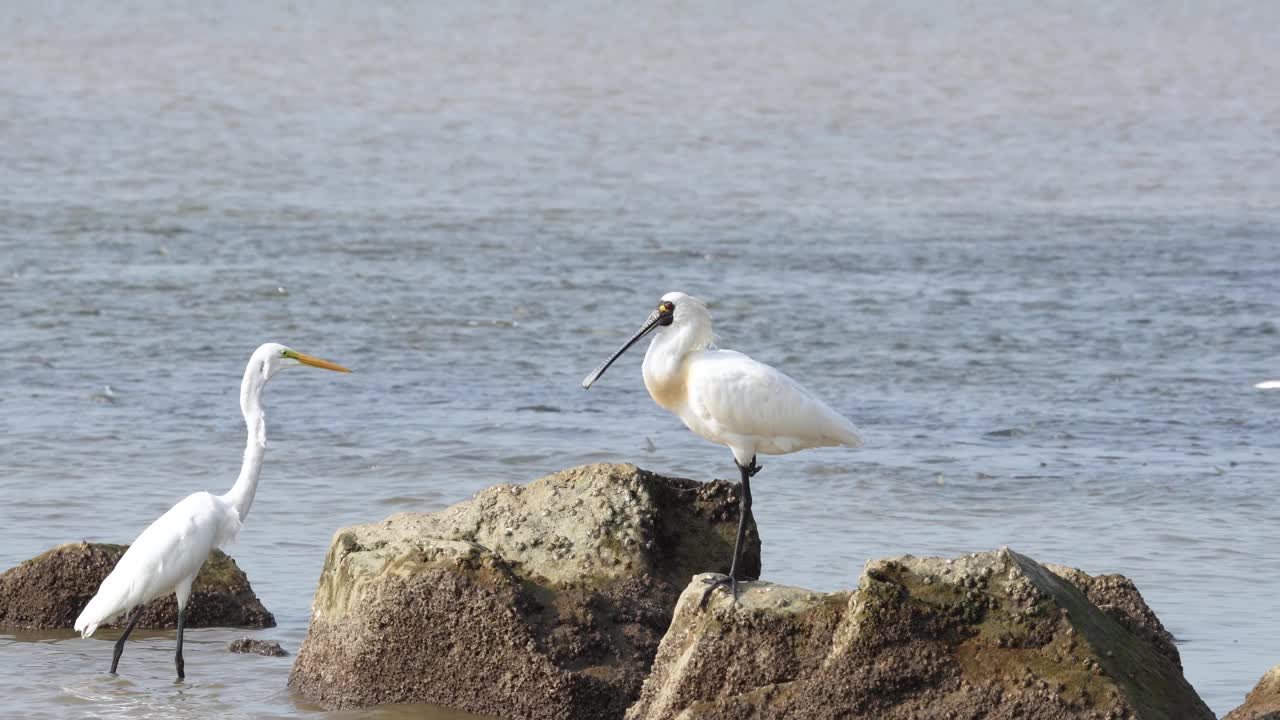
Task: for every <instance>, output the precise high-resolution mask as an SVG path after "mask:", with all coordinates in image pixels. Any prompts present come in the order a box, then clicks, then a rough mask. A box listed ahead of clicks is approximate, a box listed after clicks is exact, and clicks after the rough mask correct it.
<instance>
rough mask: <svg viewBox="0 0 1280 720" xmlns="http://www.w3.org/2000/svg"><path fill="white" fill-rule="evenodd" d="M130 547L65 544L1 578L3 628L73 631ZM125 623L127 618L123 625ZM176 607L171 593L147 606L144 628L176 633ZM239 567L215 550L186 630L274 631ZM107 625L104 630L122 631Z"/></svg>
mask: <svg viewBox="0 0 1280 720" xmlns="http://www.w3.org/2000/svg"><path fill="white" fill-rule="evenodd" d="M128 549H129V546H128V545H109V544H105V543H87V542H78V543H67V544H65V545H59V546H57V547H55V548H53V549H52V550H49V551H46V552H44V553H41V554H40V555H37V556H36V557H34V558H31V559H30V560H27V561H25V562H23V563H22V564H20V565H18V566H17V567H14V568H10V569H9V570H6V571H5V572H4V574H0V627H13V628H26V629H30V630H48V629H54V628H67V629H70V628H71V626H72V625H73V624H74V623H75V619H76V616H77V615H79V614H80V611H81V610H83V609H84V606H85V605H86V604H87V603H88V602H89V599H90V598H92V597H93V596H94V594H96V593H97V592H98V586H99V585H101V584H102V581H103V579H104V578H106V577H107V575H108V574H110V572H111V569H112V568H114V567H115V566H116V562H118V561H119V560H120V557H121V556H123V555H124V552H125V550H128ZM120 622H121V623H122V622H123V618H121V619H120ZM177 623H178V603H177V601H176V600H175V599H174V597H173V594H172V593H170V594H169V595H166V596H164V597H159V598H156V599H155V600H152V601H151V602H150V603H148V604H147V608H146V611H145V612H144V613H143V615H142V618H141V619H140V620H139V621H138V627H142V628H173V627H177ZM275 624H276V619H275V617H273V616H272V615H271V613H270V612H267V609H266V608H264V607H263V606H262V603H261V602H259V601H258V596H257V595H255V594H254V592H253V588H252V587H250V586H249V579H248V578H247V577H245V574H244V572H243V571H242V570H240V568H239V566H237V565H236V561H235V560H232V559H231V557H230V556H228V555H226V554H225V553H223V552H222V551H221V550H214V551H213V552H212V553H210V554H209V559H208V560H207V561H206V562H205V564H204V567H202V568H200V574H199V575H197V576H196V580H195V583H194V584H193V585H192V593H191V600H190V602H189V604H188V605H187V618H186V626H187V627H274V626H275ZM118 626H119V625H118V624H114V623H104V624H103V627H118Z"/></svg>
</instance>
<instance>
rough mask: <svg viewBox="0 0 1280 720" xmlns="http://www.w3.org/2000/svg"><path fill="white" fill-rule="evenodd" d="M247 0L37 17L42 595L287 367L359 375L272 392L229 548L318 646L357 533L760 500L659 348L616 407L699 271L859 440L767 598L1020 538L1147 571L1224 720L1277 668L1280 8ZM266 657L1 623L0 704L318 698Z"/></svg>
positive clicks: (752, 349)
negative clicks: (321, 593) (283, 3)
mask: <svg viewBox="0 0 1280 720" xmlns="http://www.w3.org/2000/svg"><path fill="white" fill-rule="evenodd" d="M224 7H226V6H224ZM231 7H233V8H234V9H235V12H230V11H228V12H216V11H212V10H210V11H203V14H202V15H201V16H199V17H196V18H186V17H183V16H179V15H175V14H173V13H172V12H171V11H168V10H165V9H164V8H162V7H161V5H160V4H159V3H153V2H149V1H148V0H132V1H130V2H123V3H111V4H106V3H104V4H100V5H94V4H90V5H75V6H66V7H56V8H55V7H45V6H36V5H33V4H19V5H11V6H6V7H5V8H4V9H3V10H0V61H2V62H3V66H4V68H5V72H3V73H0V94H2V95H3V96H4V97H5V98H6V102H4V103H0V129H2V130H3V135H4V139H5V141H4V142H3V143H0V187H3V188H4V192H0V317H2V318H3V322H0V367H3V368H4V373H3V375H2V376H0V458H3V460H2V461H0V492H3V494H4V496H5V497H6V498H7V500H8V501H7V502H5V503H3V504H0V568H7V567H11V566H13V565H15V564H17V563H18V562H20V561H22V560H24V559H26V558H29V557H31V556H34V555H36V554H37V553H39V552H42V551H44V550H46V549H48V548H50V547H53V546H54V545H56V544H59V543H62V542H68V541H74V540H80V539H86V540H91V541H105V542H120V543H123V542H129V541H130V540H131V539H132V538H133V537H135V536H136V535H137V533H138V532H139V531H141V530H142V528H143V527H145V525H146V524H147V523H149V522H150V521H151V520H152V519H153V518H155V517H156V516H158V515H159V514H160V513H161V512H163V511H164V510H165V509H166V508H168V507H169V506H171V505H172V504H173V503H174V502H176V501H177V500H179V499H180V498H181V497H183V496H185V495H186V494H188V493H190V492H192V491H195V490H200V489H209V490H213V491H216V492H222V491H224V490H225V489H226V488H227V487H229V486H230V484H231V482H232V481H233V479H234V478H235V475H236V470H237V467H238V463H239V459H240V452H241V449H242V447H243V442H244V435H243V432H244V431H243V426H242V424H241V420H240V416H239V412H238V407H237V388H238V383H239V379H240V375H241V372H242V371H243V367H244V363H245V361H246V359H247V358H248V355H249V353H250V352H251V351H252V350H253V348H254V347H256V346H257V345H258V344H259V343H260V342H263V341H267V340H274V341H279V342H283V343H286V344H288V345H290V346H292V347H295V348H297V349H299V350H301V351H303V352H308V353H312V354H315V355H318V356H320V357H324V358H326V359H331V360H334V361H337V362H341V363H343V364H344V365H347V366H349V367H351V368H353V369H355V370H356V373H355V374H353V375H350V376H345V375H344V376H339V375H336V374H331V373H324V372H320V371H316V370H310V369H297V370H293V371H290V372H289V373H287V374H284V375H282V376H281V377H279V378H277V379H276V380H275V381H274V382H273V383H272V385H271V387H270V388H268V390H267V397H266V402H267V408H268V434H269V451H268V453H267V458H266V466H265V470H264V473H263V480H262V486H261V490H260V492H259V494H258V498H257V501H256V503H255V505H254V507H253V512H252V514H251V515H250V517H249V518H248V522H247V524H246V526H245V529H244V531H243V533H242V534H241V536H240V539H239V541H238V542H237V543H236V544H235V545H233V546H232V547H231V548H229V552H230V553H231V554H232V555H233V556H234V557H235V558H236V560H237V562H238V563H239V564H240V566H241V567H242V568H243V569H244V570H245V571H246V572H247V573H248V575H249V578H250V580H251V581H252V583H253V587H254V590H255V591H256V592H257V593H258V595H259V596H260V598H261V599H262V601H263V603H264V604H265V605H266V607H267V608H268V609H269V610H271V611H272V612H273V613H274V614H275V615H276V618H277V621H278V622H279V627H278V628H275V629H272V630H270V631H264V632H266V633H269V634H268V635H266V636H265V637H269V638H270V639H273V640H278V641H280V642H281V644H282V645H283V646H284V647H285V649H287V650H289V651H291V652H296V650H297V648H298V646H299V645H300V644H301V641H302V639H303V637H304V635H305V632H306V623H307V618H308V612H309V605H310V602H311V595H312V592H313V591H314V589H315V586H316V580H317V577H318V575H319V572H320V568H321V565H322V563H323V560H324V553H325V550H326V548H327V547H328V543H329V540H330V537H331V535H332V533H333V531H334V530H335V529H337V528H338V527H340V526H343V525H348V524H354V523H360V522H368V521H371V520H377V519H379V518H382V517H385V516H386V515H389V514H391V513H393V512H397V511H400V510H427V511H429V510H437V509H440V508H442V507H444V506H446V505H449V504H451V503H453V502H456V501H459V500H462V499H465V498H467V497H468V496H470V495H471V494H472V493H474V492H476V491H477V490H479V489H481V488H483V487H486V486H488V485H491V484H494V483H497V482H526V481H529V480H532V479H534V478H536V477H539V476H541V475H544V474H547V473H551V472H554V471H557V470H560V469H562V468H565V467H569V466H572V465H577V464H582V463H587V462H597V461H626V462H634V463H636V464H638V465H640V466H641V467H645V468H648V469H652V470H654V471H658V472H662V473H665V474H671V475H682V476H686V477H692V478H697V479H710V478H712V477H729V478H733V477H734V475H735V471H734V468H733V465H732V462H731V458H730V455H729V453H728V451H727V450H725V449H723V448H720V447H717V446H714V445H711V444H708V443H706V442H704V441H702V440H700V439H699V438H697V437H695V436H693V435H692V434H690V433H689V432H688V431H687V430H685V429H684V428H683V427H681V426H680V424H679V421H677V420H676V419H675V418H673V417H671V416H670V415H668V414H667V413H665V412H664V411H663V410H661V409H660V408H658V407H656V406H655V405H654V404H653V402H652V401H651V400H650V399H649V398H648V397H647V395H646V393H645V391H644V387H643V384H642V382H641V379H640V373H639V364H640V358H641V354H642V353H641V352H640V351H639V350H638V349H637V350H633V351H632V352H631V353H629V354H628V355H626V356H624V357H623V358H622V359H621V360H620V361H619V362H618V363H617V364H615V366H614V367H613V368H612V369H611V370H610V371H609V373H608V374H607V375H606V376H605V377H604V378H603V379H602V380H601V381H600V382H599V383H597V384H596V385H595V386H594V387H593V388H592V389H591V390H590V391H589V392H583V391H582V390H581V389H580V388H579V386H578V382H579V380H580V379H581V378H582V376H583V375H585V374H586V373H587V372H589V371H590V370H591V369H592V368H594V367H595V366H596V365H597V364H598V363H599V362H600V361H601V360H602V359H604V357H606V356H607V354H608V353H609V352H611V351H612V350H613V349H614V348H615V347H616V346H617V344H618V343H620V342H621V341H623V340H625V339H626V338H627V337H628V336H629V334H630V333H631V332H632V331H633V330H634V329H635V327H636V326H637V325H638V323H639V322H640V321H641V320H643V319H644V317H645V316H646V315H647V314H648V313H649V311H650V310H651V309H652V307H653V306H654V304H655V303H656V301H657V299H658V297H659V296H660V295H661V294H662V293H664V292H666V291H669V290H673V289H680V290H684V291H687V292H690V293H693V294H696V295H700V296H702V297H704V298H706V299H708V300H709V301H710V305H711V310H712V312H713V314H714V316H715V320H716V328H717V331H718V332H719V334H720V337H721V344H722V346H724V347H729V348H734V349H739V350H743V351H746V352H748V353H750V354H751V355H753V356H754V357H756V358H757V359H760V360H763V361H766V362H770V363H773V364H776V365H778V366H780V367H781V368H783V369H784V370H785V371H787V372H788V373H789V374H791V375H792V376H794V377H796V378H798V379H800V380H801V381H802V382H804V383H805V384H807V385H809V386H810V387H811V388H813V389H814V390H815V391H817V392H819V393H820V394H821V395H823V396H824V397H825V398H827V399H828V400H829V402H830V403H831V404H832V405H833V406H834V407H836V408H838V409H840V410H841V411H843V412H845V413H846V414H848V415H849V416H850V417H852V418H853V419H854V420H855V421H856V422H857V423H858V424H859V425H860V426H861V427H862V428H863V429H864V431H865V439H866V447H865V448H863V449H860V450H815V451H809V452H806V453H803V454H797V455H792V456H787V457H767V458H762V459H761V464H762V465H763V466H764V470H763V472H762V473H761V474H760V475H758V476H757V478H756V480H755V482H753V495H754V498H755V507H754V512H755V515H756V519H757V521H758V523H759V528H760V533H761V536H762V539H763V543H764V550H763V553H764V557H763V564H764V574H765V576H766V577H767V578H768V579H770V580H773V581H776V582H780V583H786V584H793V585H800V586H805V587H812V588H815V589H819V590H831V589H837V588H841V587H848V586H849V585H850V584H851V583H853V582H854V580H855V579H856V578H857V576H858V573H859V570H860V569H861V567H862V564H863V562H864V561H865V560H866V559H868V558H878V557H888V556H895V555H900V554H903V553H913V554H916V555H943V556H950V555H958V554H961V553H964V552H969V551H975V550H989V549H991V548H994V547H997V546H1000V545H1005V544H1007V545H1010V546H1012V547H1014V548H1015V549H1017V550H1018V551H1019V552H1022V553H1025V554H1027V555H1029V556H1031V557H1033V558H1035V559H1036V560H1039V561H1041V562H1053V563H1061V564H1066V565H1072V566H1077V567H1080V568H1083V569H1085V570H1087V571H1088V572H1090V573H1107V572H1117V573H1122V574H1124V575H1126V576H1128V577H1130V578H1132V579H1133V580H1134V582H1135V583H1137V586H1138V588H1139V589H1140V590H1141V591H1142V593H1143V595H1144V596H1145V597H1146V599H1147V601H1148V602H1149V603H1150V605H1151V606H1152V608H1153V609H1155V611H1156V612H1157V613H1158V614H1159V616H1160V618H1161V620H1162V621H1163V622H1164V624H1165V625H1166V626H1167V627H1168V629H1169V630H1170V631H1171V632H1172V633H1173V634H1174V635H1175V636H1176V637H1177V639H1178V640H1179V642H1180V644H1179V651H1180V653H1181V655H1182V658H1183V661H1184V664H1185V668H1186V673H1187V677H1188V679H1189V680H1190V681H1191V683H1192V684H1193V685H1194V686H1195V687H1196V688H1197V689H1198V691H1199V692H1200V693H1201V695H1202V696H1203V697H1204V699H1205V700H1206V701H1207V702H1208V704H1209V705H1210V706H1211V707H1213V709H1214V710H1215V711H1217V712H1219V713H1223V712H1225V711H1227V710H1228V709H1230V708H1231V707H1233V706H1235V705H1236V704H1238V703H1239V702H1240V701H1241V700H1242V699H1243V697H1244V695H1245V693H1246V692H1247V691H1248V690H1249V688H1251V687H1252V686H1253V684H1254V683H1255V682H1256V680H1257V678H1258V677H1259V676H1260V675H1261V674H1262V673H1263V672H1264V671H1265V670H1266V669H1267V668H1269V667H1271V666H1273V665H1274V664H1275V663H1276V662H1278V661H1280V658H1278V657H1277V656H1276V646H1275V642H1274V640H1275V638H1276V637H1277V636H1278V635H1280V632H1278V630H1280V627H1278V626H1277V620H1276V615H1275V612H1274V611H1275V600H1274V598H1275V597H1276V596H1277V595H1278V594H1280V579H1277V574H1276V572H1275V568H1276V567H1277V566H1278V565H1280V552H1278V551H1277V548H1278V547H1280V543H1278V542H1277V540H1278V538H1277V533H1278V532H1280V531H1278V530H1277V528H1280V523H1277V522H1276V520H1277V517H1276V511H1275V502H1274V497H1275V492H1274V490H1275V481H1276V478H1277V477H1278V476H1280V454H1277V449H1278V443H1277V437H1280V393H1274V394H1268V393H1264V392H1261V391H1257V390H1254V389H1253V388H1252V387H1251V386H1252V384H1253V383H1255V382H1257V381H1259V380H1264V379H1271V378H1275V377H1280V352H1277V351H1278V350H1280V332H1278V331H1277V318H1278V317H1280V307H1278V306H1280V300H1278V299H1280V273H1278V272H1277V269H1278V268H1280V242H1277V239H1278V238H1277V235H1280V210H1278V209H1277V208H1280V182H1278V181H1277V175H1276V168H1277V167H1280V144H1278V143H1276V142H1275V139H1276V137H1275V132H1276V127H1275V124H1276V118H1277V117H1280V96H1278V95H1277V94H1276V93H1274V92H1271V91H1270V90H1269V89H1270V88H1273V87H1274V85H1275V83H1274V78H1275V77H1276V76H1277V73H1280V55H1277V53H1276V52H1275V50H1274V48H1276V47H1278V46H1280V36H1278V35H1277V33H1280V17H1277V13H1278V12H1280V10H1278V9H1277V7H1280V6H1273V5H1269V4H1265V3H1258V4H1244V5H1238V6H1233V7H1230V8H1218V7H1212V8H1211V7H1208V6H1206V7H1204V8H1195V7H1189V6H1188V7H1179V8H1169V7H1167V6H1166V5H1165V4H1158V3H1149V2H1139V3H1136V4H1134V3H1115V2H1110V1H1109V0H1089V1H1088V2H1085V3H1075V4H1072V5H1071V6H1070V7H1066V6H1062V7H1058V6H1056V5H1051V4H1049V3H1037V4H1034V5H1033V6H1028V5H1024V4H1021V3H1014V2H997V3H995V4H990V5H983V6H981V7H978V6H973V5H971V4H962V3H943V4H941V5H937V4H928V3H924V4H918V5H913V4H908V5H906V6H902V7H899V8H896V9H889V8H888V7H887V6H884V5H883V4H878V3H835V2H822V1H821V0H820V1H818V2H813V3H809V4H807V5H806V6H805V7H803V8H799V9H797V8H795V7H794V6H793V5H792V4H790V3H780V2H764V3H759V4H756V5H753V6H751V7H749V8H746V7H741V6H739V5H738V4H727V3H715V2H713V3H711V4H710V5H707V4H703V5H700V6H698V7H697V8H693V7H691V6H687V5H684V4H680V3H644V4H641V3H632V4H629V5H627V6H626V7H624V8H621V9H618V10H615V11H612V12H603V11H601V10H600V9H599V8H594V7H588V6H587V5H585V4H582V3H577V2H571V3H568V4H563V5H558V6H556V7H553V8H534V7H527V6H524V5H515V4H505V3H499V4H497V5H492V4H490V5H485V6H476V7H468V8H462V7H458V8H453V7H439V8H432V9H428V8H417V9H414V8H413V7H408V6H399V5H392V4H377V5H374V6H368V5H361V6H359V8H358V9H357V8H354V7H347V6H344V5H339V4H337V3H326V2H321V3H313V4H311V5H309V6H307V8H306V9H305V11H304V10H303V9H302V8H301V7H300V6H299V7H297V8H289V7H280V8H272V9H268V8H262V7H259V6H258V5H256V4H251V3H242V2H233V3H232V5H231ZM1135 28H1140V32H1139V31H1138V30H1135ZM245 634H246V633H245V632H244V631H242V630H236V629H213V630H193V631H190V632H188V633H187V634H186V638H187V643H188V645H187V651H186V663H187V673H188V678H189V682H187V683H184V684H174V683H173V677H172V670H173V666H172V638H173V635H172V633H168V634H165V633H159V634H147V635H142V636H139V638H138V641H137V642H132V643H130V646H129V649H128V650H127V651H126V654H125V656H124V658H123V660H122V661H121V673H122V674H121V675H120V676H119V677H116V678H112V677H110V676H107V675H106V674H105V672H104V671H105V669H106V667H107V666H108V664H109V659H110V650H111V639H112V638H113V637H114V635H111V634H106V633H104V635H103V636H102V637H101V638H99V637H94V638H93V639H90V640H81V639H78V638H74V637H72V636H71V635H70V633H64V634H59V633H50V634H41V635H36V636H31V635H27V634H22V635H14V634H13V633H4V632H0V684H3V686H4V687H6V688H7V692H6V697H5V702H4V704H3V707H4V708H5V712H6V713H13V714H20V715H23V716H26V717H66V716H68V715H78V716H85V717H111V718H151V717H175V716H177V717H228V716H245V717H248V716H252V717H269V718H296V717H306V716H311V715H314V714H315V713H318V712H319V711H318V710H317V709H315V708H313V707H311V706H309V705H307V704H306V703H304V702H301V701H300V700H299V699H297V698H296V697H294V696H293V695H291V694H290V693H289V691H288V690H287V689H286V687H285V682H286V679H287V676H288V672H289V667H290V659H289V658H263V657H257V656H245V655H234V654H230V653H227V652H226V651H225V645H226V643H227V642H228V641H229V640H232V639H234V638H237V637H241V636H243V635H245ZM249 634H250V635H253V633H249ZM419 710H421V708H414V709H412V710H411V711H404V710H397V709H388V710H386V711H379V712H385V713H386V714H387V716H394V715H395V713H397V712H401V713H404V712H417V711H419ZM361 716H363V715H361ZM352 717H354V716H352ZM438 717H450V716H448V715H445V714H440V715H438Z"/></svg>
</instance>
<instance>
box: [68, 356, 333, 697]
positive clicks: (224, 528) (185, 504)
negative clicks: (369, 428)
mask: <svg viewBox="0 0 1280 720" xmlns="http://www.w3.org/2000/svg"><path fill="white" fill-rule="evenodd" d="M292 365H310V366H312V367H318V368H324V369H326V370H336V371H338V372H351V371H350V370H348V369H346V368H344V367H342V366H341V365H335V364H334V363H331V362H329V361H327V360H321V359H319V358H314V357H311V356H310V355H304V354H302V353H300V352H297V351H294V350H290V349H289V348H287V347H285V346H283V345H277V344H276V343H267V344H265V345H263V346H261V347H259V348H258V349H257V350H255V351H254V353H253V355H252V356H251V357H250V358H249V365H248V367H246V368H245V371H244V379H243V380H242V381H241V383H240V410H241V412H243V413H244V421H245V425H246V426H247V427H248V431H249V439H248V442H247V444H246V446H245V451H244V463H243V465H242V466H241V468H240V477H239V478H238V479H237V480H236V484H235V485H234V486H232V488H231V490H229V491H228V492H226V493H225V494H222V495H213V494H211V493H207V492H198V493H195V494H193V495H188V496H187V497H186V498H184V499H183V500H182V501H181V502H179V503H178V504H177V505H174V506H173V507H172V508H170V509H169V511H168V512H166V513H165V514H163V515H161V516H160V517H159V518H157V519H156V521H155V522H153V523H151V525H149V526H148V527H147V529H146V530H143V531H142V534H141V535H139V536H138V538H137V539H136V540H134V541H133V544H132V545H130V546H129V549H128V550H127V551H125V554H124V556H123V557H121V558H120V561H119V562H118V563H116V566H115V569H113V570H112V571H111V574H110V575H108V576H107V577H106V579H104V580H103V581H102V585H101V586H99V588H98V593H97V594H96V595H94V596H93V599H91V600H90V601H89V604H88V605H86V606H85V608H84V610H83V611H81V613H80V616H79V617H77V618H76V622H75V629H76V630H77V631H78V632H79V633H80V634H81V635H82V636H83V637H89V636H90V635H92V634H93V632H94V630H97V629H98V626H99V625H101V624H102V623H105V622H109V621H111V620H113V619H114V618H116V617H117V616H119V615H120V614H121V613H124V612H127V611H130V610H133V614H132V617H131V618H130V619H129V623H128V625H127V626H126V627H125V630H124V633H123V634H122V635H121V636H120V639H119V640H117V641H116V647H115V652H114V653H113V654H112V656H111V672H112V673H114V672H115V671H116V665H117V664H118V663H119V662H120V654H121V653H122V652H124V643H125V640H126V639H128V637H129V633H130V632H132V631H133V626H134V625H135V624H137V622H138V618H139V617H140V616H141V614H142V608H143V606H144V605H145V604H146V603H148V602H150V601H151V600H153V599H155V598H157V597H160V596H161V595H166V594H168V593H170V592H173V593H175V595H176V596H177V600H178V649H177V652H176V653H175V655H174V664H175V666H176V667H177V670H178V677H179V678H182V677H185V673H184V667H183V659H182V623H183V614H184V612H185V610H186V607H187V600H188V598H189V597H190V596H191V583H192V582H193V581H194V580H195V578H196V574H197V573H199V572H200V566H202V565H204V561H205V560H206V559H207V558H208V557H209V552H210V551H211V550H213V548H216V547H221V546H223V545H225V544H227V543H229V542H231V540H232V539H234V538H235V536H236V533H238V532H239V531H240V526H241V525H242V524H243V523H244V520H245V517H246V516H247V515H248V514H249V507H250V505H252V504H253V496H254V494H255V493H256V492H257V489H258V476H259V474H260V473H261V471H262V456H263V454H264V453H265V452H266V448H267V427H266V415H265V413H264V412H263V408H262V389H263V387H264V386H265V385H266V384H267V381H268V380H270V379H271V378H272V376H274V375H275V374H276V373H277V372H279V371H280V370H282V369H284V368H286V367H289V366H292Z"/></svg>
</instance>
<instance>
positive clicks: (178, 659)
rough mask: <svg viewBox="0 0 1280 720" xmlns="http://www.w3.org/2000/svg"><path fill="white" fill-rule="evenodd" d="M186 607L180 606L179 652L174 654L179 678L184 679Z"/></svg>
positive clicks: (174, 662)
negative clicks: (183, 645) (183, 638)
mask: <svg viewBox="0 0 1280 720" xmlns="http://www.w3.org/2000/svg"><path fill="white" fill-rule="evenodd" d="M186 614H187V613H186V608H178V652H177V653H175V654H174V656H173V664H174V667H176V668H178V679H179V680H182V679H183V678H185V677H186V676H187V674H186V673H185V672H183V669H184V667H185V663H183V661H182V620H183V618H184V617H185V616H186Z"/></svg>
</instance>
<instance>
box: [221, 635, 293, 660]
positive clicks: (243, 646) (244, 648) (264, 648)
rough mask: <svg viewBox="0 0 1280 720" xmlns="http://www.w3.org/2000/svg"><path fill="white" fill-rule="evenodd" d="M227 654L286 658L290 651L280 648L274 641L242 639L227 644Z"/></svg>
mask: <svg viewBox="0 0 1280 720" xmlns="http://www.w3.org/2000/svg"><path fill="white" fill-rule="evenodd" d="M227 652H233V653H251V654H253V655H265V656H267V657H285V656H286V655H288V654H289V651H287V650H285V649H284V648H282V647H280V643H278V642H275V641H272V640H254V639H253V638H247V637H242V638H239V639H236V640H232V641H231V642H229V643H227Z"/></svg>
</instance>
